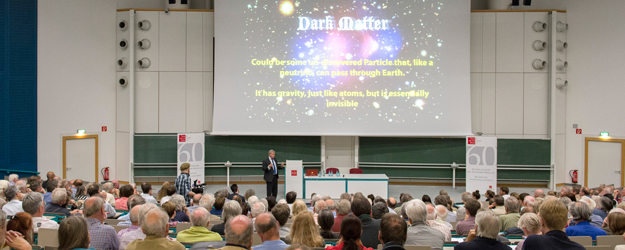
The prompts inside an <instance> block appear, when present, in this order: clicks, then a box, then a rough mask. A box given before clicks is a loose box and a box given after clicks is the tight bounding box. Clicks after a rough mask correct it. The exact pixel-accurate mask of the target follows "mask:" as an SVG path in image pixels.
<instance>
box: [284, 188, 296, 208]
mask: <svg viewBox="0 0 625 250" xmlns="http://www.w3.org/2000/svg"><path fill="white" fill-rule="evenodd" d="M296 199H297V192H295V191H290V192H288V193H286V204H287V205H288V206H289V209H290V210H291V211H292V210H293V203H294V202H295V200H296Z"/></svg>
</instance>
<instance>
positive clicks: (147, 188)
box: [141, 182, 152, 195]
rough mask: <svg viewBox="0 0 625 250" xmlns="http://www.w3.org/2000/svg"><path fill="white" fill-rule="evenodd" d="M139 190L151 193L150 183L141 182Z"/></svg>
mask: <svg viewBox="0 0 625 250" xmlns="http://www.w3.org/2000/svg"><path fill="white" fill-rule="evenodd" d="M141 192H143V193H144V194H149V195H152V184H150V183H147V182H144V183H142V184H141Z"/></svg>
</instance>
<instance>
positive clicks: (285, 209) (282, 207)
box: [271, 204, 291, 227]
mask: <svg viewBox="0 0 625 250" xmlns="http://www.w3.org/2000/svg"><path fill="white" fill-rule="evenodd" d="M271 214H272V215H273V217H274V218H276V220H277V221H278V223H279V224H280V226H281V227H283V226H284V225H286V223H287V222H288V221H289V216H290V215H291V209H290V208H289V206H288V205H287V204H277V205H276V206H274V207H273V209H271Z"/></svg>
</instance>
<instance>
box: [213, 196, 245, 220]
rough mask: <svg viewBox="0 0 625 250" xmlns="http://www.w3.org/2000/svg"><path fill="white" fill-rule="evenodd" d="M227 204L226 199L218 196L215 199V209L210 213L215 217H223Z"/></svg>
mask: <svg viewBox="0 0 625 250" xmlns="http://www.w3.org/2000/svg"><path fill="white" fill-rule="evenodd" d="M225 203H226V197H223V196H216V197H215V204H214V205H213V206H214V209H211V211H210V212H211V214H212V215H215V216H222V215H221V213H222V212H223V207H224V204H225ZM239 206H241V205H240V204H239Z"/></svg>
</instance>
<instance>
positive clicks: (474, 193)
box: [471, 190, 482, 200]
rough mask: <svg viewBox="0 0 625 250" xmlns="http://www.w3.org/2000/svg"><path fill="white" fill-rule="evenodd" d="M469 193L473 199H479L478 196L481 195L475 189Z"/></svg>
mask: <svg viewBox="0 0 625 250" xmlns="http://www.w3.org/2000/svg"><path fill="white" fill-rule="evenodd" d="M471 195H472V196H473V199H476V200H479V199H480V197H482V196H481V195H480V190H475V192H473V193H472V194H471Z"/></svg>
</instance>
